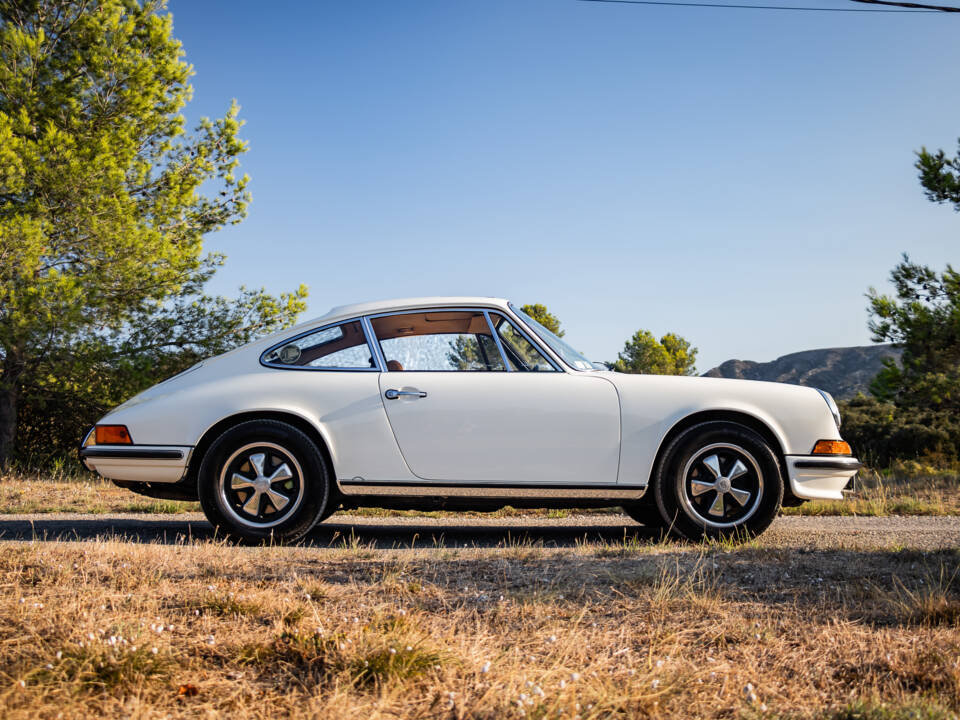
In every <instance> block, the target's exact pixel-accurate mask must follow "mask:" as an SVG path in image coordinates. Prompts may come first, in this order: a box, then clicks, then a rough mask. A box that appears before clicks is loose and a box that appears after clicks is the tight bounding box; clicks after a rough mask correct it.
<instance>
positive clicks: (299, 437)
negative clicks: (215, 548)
mask: <svg viewBox="0 0 960 720" xmlns="http://www.w3.org/2000/svg"><path fill="white" fill-rule="evenodd" d="M275 478H276V479H275ZM198 494H199V496H200V506H201V507H202V508H203V512H204V514H205V515H206V516H207V519H208V520H209V521H210V522H211V523H212V524H213V526H214V528H216V529H217V532H218V535H226V536H228V537H229V538H230V539H233V540H239V541H242V542H247V543H263V542H283V543H288V542H294V541H296V540H299V539H300V538H302V537H303V536H304V535H306V534H307V533H308V532H310V529H311V528H312V527H313V526H314V525H315V524H316V523H317V522H318V521H319V520H320V518H321V517H322V516H323V514H324V512H325V511H326V510H327V506H328V504H329V503H330V499H331V498H330V496H331V492H330V473H329V471H328V469H327V464H326V462H325V461H324V458H323V455H322V454H321V453H320V450H319V449H318V448H317V446H316V445H315V444H314V442H313V441H312V440H311V439H310V438H309V437H307V435H305V434H304V433H303V432H301V431H300V430H298V429H297V428H295V427H293V426H292V425H288V424H287V423H284V422H279V421H277V420H250V421H248V422H244V423H241V424H239V425H237V426H235V427H232V428H230V429H229V430H227V431H226V432H224V433H223V434H222V435H221V436H220V437H218V438H217V439H216V440H215V441H214V442H213V444H212V445H211V446H210V449H209V450H207V452H206V454H205V455H204V456H203V462H202V463H201V464H200V473H199V478H198ZM284 498H285V501H284ZM281 503H282V504H281Z"/></svg>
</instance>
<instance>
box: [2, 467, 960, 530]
mask: <svg viewBox="0 0 960 720" xmlns="http://www.w3.org/2000/svg"><path fill="white" fill-rule="evenodd" d="M198 512H200V505H199V503H195V502H184V501H179V500H156V499H152V498H148V497H144V496H142V495H137V494H135V493H132V492H131V491H129V490H125V489H123V488H120V487H117V486H116V485H114V484H113V483H112V482H110V481H109V480H104V479H103V478H101V477H99V476H97V475H93V474H91V473H88V472H85V471H84V472H80V471H75V470H73V469H70V470H63V469H61V470H59V471H53V472H45V473H17V472H10V473H7V474H5V475H2V476H0V516H2V515H14V514H16V515H20V514H28V513H88V514H98V515H102V514H117V513H144V514H178V513H198ZM618 512H619V509H617V508H611V509H598V510H579V509H578V510H537V509H534V510H526V509H517V508H512V507H506V508H503V509H501V510H498V511H496V512H492V513H483V512H446V511H431V512H421V511H414V510H384V509H382V508H361V509H359V510H349V511H341V512H340V513H338V515H342V516H345V517H405V516H407V517H416V516H420V517H434V518H437V517H488V518H490V519H492V520H494V519H497V518H511V517H542V518H544V519H545V520H549V519H551V518H564V517H568V516H570V515H590V514H601V515H608V514H611V513H618ZM783 514H784V515H865V516H879V517H882V516H889V515H960V475H958V474H956V473H953V472H949V471H940V470H936V469H935V468H932V467H923V466H921V465H918V464H916V463H898V464H897V465H896V466H895V467H894V468H891V469H890V470H888V471H886V472H883V473H880V472H875V471H868V470H865V471H862V472H861V473H860V475H859V477H858V478H857V479H856V480H855V481H854V482H853V483H851V486H850V488H848V494H847V497H846V498H845V499H844V500H836V501H820V500H814V501H810V502H806V503H804V504H803V505H801V506H800V507H795V508H790V507H787V508H783ZM625 522H627V523H632V521H631V520H625Z"/></svg>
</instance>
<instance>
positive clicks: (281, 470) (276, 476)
mask: <svg viewBox="0 0 960 720" xmlns="http://www.w3.org/2000/svg"><path fill="white" fill-rule="evenodd" d="M292 477H293V473H292V472H290V468H289V467H287V464H286V463H283V465H281V466H280V467H278V468H277V469H276V470H274V471H273V474H272V475H271V476H270V477H268V478H267V480H269V481H270V484H271V485H272V484H273V483H277V482H282V481H284V480H289V479H290V478H292Z"/></svg>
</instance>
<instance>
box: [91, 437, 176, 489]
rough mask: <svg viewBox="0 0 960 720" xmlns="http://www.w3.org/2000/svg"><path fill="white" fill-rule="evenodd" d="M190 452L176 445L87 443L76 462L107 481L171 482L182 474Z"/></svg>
mask: <svg viewBox="0 0 960 720" xmlns="http://www.w3.org/2000/svg"><path fill="white" fill-rule="evenodd" d="M192 452H193V448H192V447H181V446H177V445H90V446H88V447H83V448H80V461H81V462H82V463H83V464H84V465H85V466H86V468H87V469H88V470H92V471H94V472H96V473H99V474H100V475H102V476H103V477H105V478H107V479H109V480H127V481H129V482H150V483H175V482H178V481H179V480H181V479H182V478H183V476H184V475H185V474H186V472H187V466H188V465H189V464H190V455H191V453H192Z"/></svg>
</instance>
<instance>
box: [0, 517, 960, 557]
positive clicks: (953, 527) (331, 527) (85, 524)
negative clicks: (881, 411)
mask: <svg viewBox="0 0 960 720" xmlns="http://www.w3.org/2000/svg"><path fill="white" fill-rule="evenodd" d="M105 537H112V538H114V539H122V540H126V541H128V542H161V543H177V542H184V541H189V540H209V539H213V538H214V532H213V528H212V527H211V526H210V524H209V523H208V522H207V521H206V520H205V519H204V517H203V516H202V515H199V514H180V515H143V514H136V515H133V514H131V515H85V514H35V515H0V543H2V542H3V541H25V540H26V541H30V540H33V541H54V540H59V541H63V542H82V541H90V540H96V539H101V538H105ZM633 538H636V539H637V540H638V541H640V542H649V541H655V540H657V538H658V535H657V534H656V533H654V532H651V531H649V530H647V529H646V528H644V527H642V526H640V525H637V524H636V523H634V522H632V521H631V520H629V519H628V518H626V517H625V516H623V515H571V516H568V517H565V518H559V519H551V518H543V517H535V518H530V517H513V518H476V517H464V518H457V517H444V518H429V517H390V518H369V517H362V518H361V517H350V516H343V515H334V516H333V517H331V518H330V519H328V520H327V521H326V522H324V523H323V524H321V525H319V526H318V527H317V528H316V529H314V531H313V532H312V533H311V534H310V536H309V538H308V539H307V543H308V544H312V545H316V546H329V545H334V546H336V545H340V544H341V543H343V542H344V541H345V540H346V541H348V542H352V541H353V540H354V539H355V541H356V542H359V543H362V544H364V545H371V546H374V547H381V548H410V547H438V546H439V547H463V546H465V545H466V546H479V547H496V546H498V545H502V544H511V543H516V542H533V543H542V544H543V545H544V546H546V547H570V546H573V545H575V544H577V543H582V542H584V541H587V542H622V541H624V539H627V540H632V539H633ZM760 543H761V544H762V545H763V546H769V547H799V548H804V547H807V548H827V547H830V548H844V549H851V550H852V549H883V550H889V549H895V548H899V547H903V548H915V549H923V550H938V549H946V548H958V549H960V517H899V516H894V517H885V518H875V517H781V518H778V519H777V520H776V522H774V524H773V525H772V526H771V527H770V529H769V530H767V532H766V533H764V534H763V535H762V536H761V538H760Z"/></svg>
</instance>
